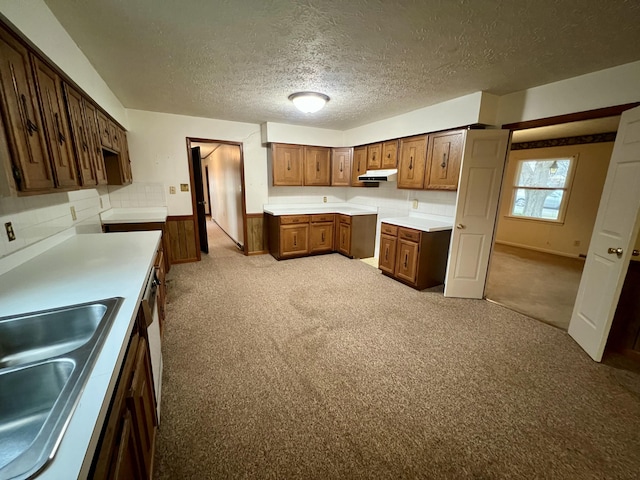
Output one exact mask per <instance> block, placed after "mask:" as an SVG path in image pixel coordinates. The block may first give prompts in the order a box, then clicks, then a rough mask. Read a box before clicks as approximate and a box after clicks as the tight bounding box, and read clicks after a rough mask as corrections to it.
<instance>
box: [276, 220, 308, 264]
mask: <svg viewBox="0 0 640 480" xmlns="http://www.w3.org/2000/svg"><path fill="white" fill-rule="evenodd" d="M305 253H309V224H308V223H306V224H304V225H301V224H291V225H281V226H280V256H281V257H287V256H293V255H302V254H305Z"/></svg>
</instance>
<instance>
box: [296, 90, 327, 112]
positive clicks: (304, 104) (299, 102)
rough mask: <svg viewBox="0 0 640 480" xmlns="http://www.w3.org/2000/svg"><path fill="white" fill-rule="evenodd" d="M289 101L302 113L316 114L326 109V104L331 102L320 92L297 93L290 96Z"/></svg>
mask: <svg viewBox="0 0 640 480" xmlns="http://www.w3.org/2000/svg"><path fill="white" fill-rule="evenodd" d="M289 100H291V101H292V102H293V104H294V105H295V106H296V108H297V109H298V110H300V111H301V112H304V113H315V112H317V111H318V110H321V109H322V107H324V104H325V103H327V102H328V101H329V97H328V96H327V95H325V94H324V93H318V92H296V93H292V94H291V95H289Z"/></svg>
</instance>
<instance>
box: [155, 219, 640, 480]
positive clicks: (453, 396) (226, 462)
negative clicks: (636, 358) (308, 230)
mask: <svg viewBox="0 0 640 480" xmlns="http://www.w3.org/2000/svg"><path fill="white" fill-rule="evenodd" d="M210 249H211V250H210V252H211V253H210V254H209V255H208V256H206V255H205V256H203V260H202V262H199V263H192V264H185V265H176V266H174V267H173V268H172V270H171V275H170V279H171V281H170V286H169V288H170V293H169V300H170V303H169V304H168V306H167V322H166V328H165V334H164V345H163V352H164V362H165V370H164V384H163V403H162V415H163V416H162V424H161V427H160V429H159V434H158V437H157V443H156V456H155V465H156V467H155V468H156V470H155V478H156V479H187V478H188V479H226V478H274V479H275V478H280V479H289V478H296V479H316V478H317V479H338V478H347V479H350V478H381V479H387V478H388V479H398V478H428V479H439V478H451V479H454V478H455V479H458V478H462V479H464V478H470V479H471V478H473V479H478V478H482V479H490V478H508V479H513V478H563V479H564V478H571V479H573V478H576V479H605V478H611V479H614V478H615V479H625V478H628V479H632V478H634V479H635V478H637V477H638V472H640V455H638V452H640V375H638V374H633V373H630V372H626V371H621V370H616V369H614V368H612V367H609V366H606V365H603V364H597V363H595V362H593V361H592V360H590V359H589V358H588V357H587V355H586V354H585V353H583V352H582V350H581V349H580V348H579V347H578V346H577V345H576V344H575V343H574V342H573V340H571V338H570V337H569V336H568V335H567V334H566V333H565V332H563V331H561V330H559V329H556V328H553V327H551V326H549V325H545V324H543V323H540V322H538V321H535V320H532V319H530V318H528V317H525V316H523V315H520V314H518V313H515V312H512V311H510V310H507V309H505V308H503V307H500V306H498V305H495V304H491V303H489V302H486V301H482V300H460V299H447V298H444V297H443V296H442V293H441V291H439V290H438V289H436V290H435V291H424V292H416V291H414V290H413V289H411V288H408V287H406V286H404V285H401V284H400V283H398V282H395V281H393V280H390V279H388V278H386V277H384V276H382V275H381V274H380V273H379V271H378V270H377V269H376V268H373V267H371V266H369V265H366V264H365V263H363V262H360V261H353V260H349V259H347V258H345V257H342V256H340V255H338V254H331V255H324V256H317V257H310V258H303V259H295V260H286V261H281V262H277V261H276V260H274V259H273V258H272V257H271V256H267V255H262V256H252V257H244V256H243V255H242V254H241V253H239V252H238V250H237V249H236V248H235V246H234V245H233V243H232V242H231V241H230V240H229V239H228V238H227V237H226V236H225V235H224V234H223V233H221V232H220V230H219V229H218V228H217V227H216V226H215V225H213V224H211V229H210Z"/></svg>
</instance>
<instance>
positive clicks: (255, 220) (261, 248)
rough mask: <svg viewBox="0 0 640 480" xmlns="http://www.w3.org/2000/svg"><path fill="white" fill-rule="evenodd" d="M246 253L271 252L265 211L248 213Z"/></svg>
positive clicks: (260, 253) (259, 253)
mask: <svg viewBox="0 0 640 480" xmlns="http://www.w3.org/2000/svg"><path fill="white" fill-rule="evenodd" d="M246 218H247V230H246V231H247V238H246V242H245V243H246V254H247V255H262V254H265V253H269V245H268V244H267V243H268V242H267V230H266V228H265V221H264V213H247V216H246Z"/></svg>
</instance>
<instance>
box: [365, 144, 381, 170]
mask: <svg viewBox="0 0 640 480" xmlns="http://www.w3.org/2000/svg"><path fill="white" fill-rule="evenodd" d="M380 168H382V143H373V144H371V145H368V146H367V169H368V170H377V169H380Z"/></svg>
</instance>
